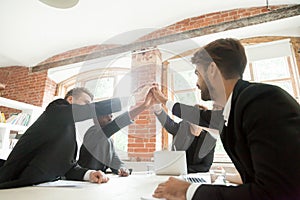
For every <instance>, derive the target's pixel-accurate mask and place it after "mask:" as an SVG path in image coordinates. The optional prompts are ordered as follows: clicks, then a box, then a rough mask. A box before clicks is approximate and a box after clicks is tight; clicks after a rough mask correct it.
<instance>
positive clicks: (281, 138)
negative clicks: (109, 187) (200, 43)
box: [153, 38, 300, 200]
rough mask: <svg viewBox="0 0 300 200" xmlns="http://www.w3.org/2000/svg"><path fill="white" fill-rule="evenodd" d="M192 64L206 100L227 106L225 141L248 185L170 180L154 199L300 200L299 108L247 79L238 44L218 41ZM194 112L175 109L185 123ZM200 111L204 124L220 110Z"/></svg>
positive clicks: (273, 89)
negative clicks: (194, 66) (198, 183)
mask: <svg viewBox="0 0 300 200" xmlns="http://www.w3.org/2000/svg"><path fill="white" fill-rule="evenodd" d="M192 62H193V64H195V65H196V71H195V73H196V75H197V76H198V81H197V86H198V88H199V89H200V90H201V97H202V99H203V100H214V101H215V102H216V103H217V104H218V105H221V106H224V110H223V113H222V114H223V119H222V120H220V121H219V127H223V128H220V129H219V130H220V134H221V135H220V137H221V140H222V143H223V146H224V148H225V150H226V152H227V154H228V155H229V157H230V158H231V160H232V162H233V164H234V165H235V167H236V168H237V170H238V172H239V173H240V175H241V178H242V181H243V184H241V185H239V186H236V187H234V186H222V185H206V184H205V185H204V184H203V185H197V184H190V183H188V182H185V181H182V180H178V179H175V178H170V179H169V180H168V181H167V182H165V183H161V184H159V185H158V187H157V188H156V190H155V192H154V195H153V196H154V197H158V198H166V199H187V200H190V199H193V200H196V199H201V200H212V199H220V200H221V199H222V200H227V199H228V200H240V199H243V200H252V199H255V200H259V199H276V200H277V199H278V200H283V199H286V200H291V199H295V200H296V199H299V197H300V181H299V180H300V173H299V169H300V160H299V159H300V148H299V147H300V106H299V104H298V103H297V102H296V101H295V99H294V98H293V97H291V96H290V95H289V94H288V93H287V92H286V91H284V90H282V89H281V88H279V87H277V86H272V85H267V84H261V83H249V82H247V81H244V80H242V75H243V72H244V69H245V66H246V63H247V58H246V55H245V50H244V47H243V46H242V44H241V43H240V42H239V41H238V40H235V39H230V38H229V39H218V40H216V41H213V42H211V43H209V44H207V45H206V46H205V47H204V48H202V49H200V50H199V51H198V52H196V53H195V55H194V56H193V58H192ZM164 103H166V102H164ZM194 111H195V110H194V108H191V107H183V106H181V105H180V104H175V105H174V106H173V108H172V112H173V114H175V115H177V116H179V117H181V118H183V119H185V118H187V117H188V116H186V114H187V113H188V114H190V113H191V112H194ZM198 113H199V117H200V118H199V120H198V119H197V120H198V122H199V124H200V123H202V121H203V120H205V121H207V119H203V117H205V116H209V114H210V116H213V113H214V111H210V113H209V112H207V111H201V110H198ZM207 114H208V115H207ZM197 120H196V121H197ZM211 120H213V119H212V118H211ZM211 122H212V121H211ZM217 124H218V123H216V125H214V127H218V125H217Z"/></svg>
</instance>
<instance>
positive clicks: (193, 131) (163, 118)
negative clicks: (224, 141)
mask: <svg viewBox="0 0 300 200" xmlns="http://www.w3.org/2000/svg"><path fill="white" fill-rule="evenodd" d="M154 113H155V115H156V117H157V119H158V120H159V122H160V123H161V124H162V126H163V127H164V128H165V129H166V130H167V131H168V132H169V133H170V134H172V135H173V137H174V138H173V142H172V150H175V151H176V150H182V151H186V158H187V168H188V173H197V172H207V171H209V169H210V167H211V165H212V162H213V159H214V152H215V145H216V139H215V138H213V137H212V136H211V135H210V134H209V133H208V132H207V131H205V130H203V129H201V128H200V127H199V126H197V125H194V124H192V123H190V122H188V121H186V120H182V121H181V122H179V123H176V122H175V121H174V120H172V119H171V118H170V117H169V116H168V115H167V113H166V112H165V111H164V110H163V109H162V108H161V107H160V108H157V109H156V110H155V112H154Z"/></svg>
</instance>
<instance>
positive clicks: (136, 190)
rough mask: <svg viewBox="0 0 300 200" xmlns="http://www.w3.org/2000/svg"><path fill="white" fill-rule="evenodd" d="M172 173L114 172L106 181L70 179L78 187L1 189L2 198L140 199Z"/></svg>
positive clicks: (20, 199)
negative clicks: (102, 182)
mask: <svg viewBox="0 0 300 200" xmlns="http://www.w3.org/2000/svg"><path fill="white" fill-rule="evenodd" d="M168 178H169V176H156V175H147V174H134V175H130V176H129V177H118V176H116V175H112V176H110V180H109V181H108V182H107V183H105V184H100V185H98V184H93V183H88V182H76V181H72V182H71V181H68V183H71V184H72V183H78V186H77V187H38V186H32V187H23V188H15V189H8V190H0V199H1V200H35V199H36V200H53V199H54V200H59V199H63V200H89V199H92V200H95V199H97V200H140V199H141V197H142V196H147V197H149V196H151V195H152V194H153V192H154V190H155V188H156V187H157V185H158V184H159V183H161V182H164V181H166V180H167V179H168Z"/></svg>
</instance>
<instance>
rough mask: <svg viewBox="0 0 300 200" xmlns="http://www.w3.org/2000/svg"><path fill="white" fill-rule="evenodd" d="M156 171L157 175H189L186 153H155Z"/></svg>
mask: <svg viewBox="0 0 300 200" xmlns="http://www.w3.org/2000/svg"><path fill="white" fill-rule="evenodd" d="M154 171H155V174H156V175H176V176H179V175H184V174H187V165H186V154H185V151H156V152H154Z"/></svg>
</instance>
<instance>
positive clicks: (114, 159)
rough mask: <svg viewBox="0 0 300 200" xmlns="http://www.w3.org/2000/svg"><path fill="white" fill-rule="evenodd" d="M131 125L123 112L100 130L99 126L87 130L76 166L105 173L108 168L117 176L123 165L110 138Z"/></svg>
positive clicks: (126, 113) (127, 115)
mask: <svg viewBox="0 0 300 200" xmlns="http://www.w3.org/2000/svg"><path fill="white" fill-rule="evenodd" d="M131 123H132V121H131V119H130V117H129V114H128V112H125V113H123V114H121V115H119V116H118V117H116V118H115V119H114V120H113V121H112V122H110V123H109V124H107V125H106V126H104V127H102V128H101V127H100V126H99V124H96V125H94V126H92V127H91V128H89V129H88V130H87V132H86V133H85V135H84V139H83V144H82V145H81V148H80V154H79V160H78V164H79V165H80V166H82V167H86V168H89V169H94V170H102V171H106V169H107V168H110V169H111V170H112V172H113V173H115V174H117V173H118V170H119V169H120V168H121V167H124V163H123V162H122V161H121V159H120V158H119V156H118V155H117V153H116V151H115V148H114V145H113V142H112V141H111V139H110V137H111V136H112V135H113V134H114V133H116V132H118V131H119V130H121V129H122V128H124V127H125V126H128V125H130V124H131Z"/></svg>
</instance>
